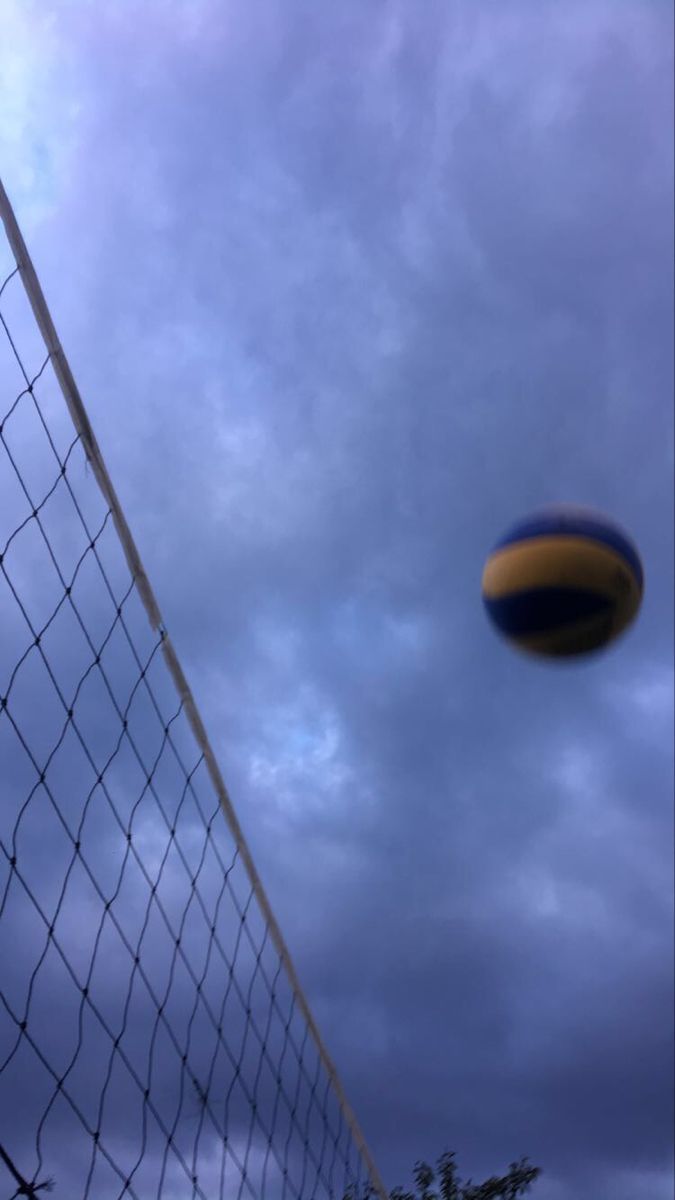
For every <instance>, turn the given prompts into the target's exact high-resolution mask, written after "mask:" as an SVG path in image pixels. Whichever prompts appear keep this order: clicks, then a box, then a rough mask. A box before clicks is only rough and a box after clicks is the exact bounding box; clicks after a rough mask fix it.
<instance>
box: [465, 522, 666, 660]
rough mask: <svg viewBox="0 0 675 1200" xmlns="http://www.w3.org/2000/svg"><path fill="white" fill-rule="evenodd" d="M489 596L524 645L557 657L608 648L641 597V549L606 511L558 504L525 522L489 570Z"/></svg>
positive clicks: (492, 612)
mask: <svg viewBox="0 0 675 1200" xmlns="http://www.w3.org/2000/svg"><path fill="white" fill-rule="evenodd" d="M482 588H483V602H484V604H485V607H486V609H487V612H488V615H489V617H490V619H491V621H492V623H493V624H494V625H495V626H496V628H497V629H498V630H499V632H500V633H501V634H502V635H503V636H504V637H505V638H507V639H508V640H509V641H510V642H512V643H513V644H514V645H516V646H518V647H519V648H520V649H521V650H526V651H529V652H530V653H533V654H539V655H543V656H548V657H552V658H568V657H573V656H575V655H582V654H588V653H590V652H591V651H593V650H599V649H601V648H602V647H604V646H607V645H608V644H609V643H610V642H611V641H613V640H614V638H616V637H618V635H619V634H620V633H622V632H623V631H624V630H625V629H626V628H627V627H628V626H629V625H630V624H631V622H632V621H633V620H634V618H635V616H636V615H637V612H638V609H639V607H640V603H641V601H642V591H643V575H642V565H641V563H640V558H639V555H638V553H637V550H636V549H635V547H634V546H633V544H632V542H631V541H630V540H629V538H628V537H627V536H626V534H625V533H624V532H623V531H622V530H621V529H620V528H619V527H618V526H617V525H615V524H614V523H613V522H612V521H610V520H608V519H607V517H605V516H603V515H602V514H601V513H596V512H593V511H592V510H590V509H585V508H576V507H572V506H569V505H557V506H555V507H552V508H548V509H545V510H543V511H541V512H538V513H533V514H532V515H531V516H530V517H527V518H525V520H523V521H520V522H518V524H517V525H514V526H513V528H512V529H510V530H509V531H508V533H506V534H505V536H504V537H503V538H501V540H500V541H499V542H498V543H497V545H496V546H495V548H494V550H493V551H492V553H491V554H490V556H489V558H488V560H487V562H486V564H485V570H484V571H483V584H482Z"/></svg>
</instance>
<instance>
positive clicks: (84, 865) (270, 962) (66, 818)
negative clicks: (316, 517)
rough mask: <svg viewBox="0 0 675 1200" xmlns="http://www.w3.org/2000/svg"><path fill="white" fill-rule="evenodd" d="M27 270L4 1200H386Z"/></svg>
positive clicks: (12, 500)
mask: <svg viewBox="0 0 675 1200" xmlns="http://www.w3.org/2000/svg"><path fill="white" fill-rule="evenodd" d="M0 199H2V201H3V203H4V204H6V197H4V193H2V194H1V195H0ZM3 216H5V219H6V220H7V218H6V214H5V213H4V212H3ZM11 220H13V218H11V210H10V221H11ZM11 232H12V231H11V228H10V227H8V234H11ZM17 236H20V235H17ZM12 244H13V250H14V253H15V254H16V249H17V247H16V237H15V238H14V241H13V243H12ZM19 249H20V250H22V251H23V255H24V259H27V255H25V247H23V243H22V242H21V243H20V246H19ZM17 259H18V261H19V266H20V268H21V269H19V267H17V266H16V265H15V264H14V263H11V264H10V265H9V269H7V270H6V271H5V272H3V278H2V282H1V283H0V325H1V326H2V329H1V330H0V338H1V339H2V340H3V346H4V350H3V355H2V357H1V358H0V371H1V372H2V375H1V378H2V384H3V392H4V393H5V395H7V392H9V394H8V395H7V400H6V402H5V405H6V406H5V405H3V404H2V400H1V399H0V443H1V445H0V787H1V788H2V806H1V816H0V850H1V854H0V956H1V958H0V961H2V978H1V980H0V1200H2V1198H3V1197H4V1196H7V1197H18V1196H30V1197H37V1196H39V1195H41V1194H43V1193H44V1192H47V1191H49V1190H51V1189H52V1186H54V1187H56V1188H57V1189H58V1191H59V1194H63V1195H67V1196H72V1197H80V1196H81V1197H83V1198H84V1200H88V1198H92V1200H108V1198H109V1197H110V1198H112V1197H122V1196H133V1197H138V1200H148V1197H151V1196H157V1197H167V1198H171V1200H178V1198H182V1197H205V1198H206V1200H214V1198H215V1197H222V1198H225V1197H227V1198H228V1200H230V1198H233V1200H234V1197H236V1198H237V1200H240V1198H241V1197H244V1196H252V1197H259V1196H260V1197H262V1196H267V1197H274V1198H277V1197H278V1198H279V1200H286V1198H288V1200H291V1198H300V1197H303V1198H307V1197H317V1198H318V1197H322V1196H327V1197H336V1198H338V1200H341V1198H342V1197H343V1196H344V1195H347V1194H349V1195H350V1196H357V1195H361V1194H365V1193H366V1191H367V1190H369V1189H370V1187H371V1186H372V1187H373V1189H374V1194H377V1192H378V1191H379V1192H380V1194H383V1193H382V1188H381V1183H380V1181H379V1179H378V1177H377V1175H376V1172H375V1169H374V1167H373V1164H372V1160H371V1159H370V1157H369V1155H368V1152H367V1149H366V1147H365V1145H364V1143H363V1139H362V1136H361V1134H360V1131H359V1130H358V1127H357V1126H356V1123H355V1120H354V1117H353V1114H352V1113H351V1110H350V1109H349V1107H348V1106H347V1105H346V1102H345V1100H344V1096H343V1094H342V1091H341V1088H340V1085H339V1081H337V1078H336V1076H335V1074H334V1069H333V1067H332V1064H331V1063H330V1060H329V1059H328V1057H327V1055H326V1053H325V1050H324V1049H323V1046H322V1044H321V1041H320V1038H319V1036H318V1031H317V1030H316V1027H315V1026H314V1024H313V1021H312V1018H311V1015H310V1014H309V1011H308V1009H307V1004H306V1001H305V999H304V997H303V996H302V994H301V993H300V991H299V987H298V984H297V980H296V978H295V974H294V971H293V968H292V965H291V963H290V960H289V959H288V955H287V951H286V950H285V946H284V944H283V941H282V940H281V936H280V934H279V931H278V928H277V927H276V924H275V923H274V921H273V917H272V916H271V914H270V911H269V907H268V905H267V902H266V900H265V897H264V894H263V893H262V889H261V887H260V884H259V881H258V879H257V875H256V874H255V871H254V868H253V867H252V864H251V863H250V856H249V854H248V851H247V849H246V847H245V844H244V843H243V839H242V838H241V834H240V832H239V830H238V826H237V824H236V819H235V818H234V817H232V819H231V820H230V828H229V829H228V823H227V822H226V821H225V820H224V818H223V812H222V808H223V807H225V805H224V804H223V796H222V795H221V794H219V789H218V787H217V786H214V769H213V760H212V751H211V749H210V746H209V745H208V743H207V742H206V739H205V735H204V736H199V733H200V730H201V725H200V723H199V719H198V717H196V716H195V712H194V711H193V710H192V708H191V705H192V704H193V702H192V698H191V695H190V694H189V691H188V690H187V687H186V685H184V681H183V677H182V673H180V668H178V667H177V669H176V670H175V671H172V670H171V664H172V661H173V660H174V659H175V656H174V655H173V651H172V650H171V649H170V643H168V639H167V636H166V632H165V630H164V628H163V626H162V625H161V622H159V621H157V620H156V619H155V620H154V621H153V620H152V619H151V622H150V623H149V622H148V620H147V617H148V615H151V617H152V613H150V610H149V604H148V600H147V593H148V592H149V587H148V585H147V581H146V580H145V578H144V576H143V575H142V574H141V572H140V571H130V568H129V553H128V548H127V547H123V546H121V544H120V536H119V534H120V528H121V527H122V529H123V530H124V528H125V523H124V519H123V517H122V516H121V515H120V513H119V512H118V511H116V506H115V503H114V502H113V503H112V504H111V503H110V496H109V495H106V492H105V490H103V496H102V495H101V490H99V488H97V486H96V484H97V482H98V483H99V484H100V482H101V479H100V473H101V470H103V471H104V470H105V469H104V468H102V466H101V464H100V463H97V462H96V461H95V460H94V461H93V465H94V472H95V474H96V479H93V478H92V473H91V471H90V470H89V464H90V463H91V462H92V453H91V444H89V441H88V434H87V428H88V427H87V426H84V433H83V428H82V427H78V425H77V422H76V427H75V431H73V424H72V421H71V416H72V411H71V413H70V414H69V413H68V410H67V408H66V404H65V403H64V398H63V396H62V395H61V392H62V391H64V390H65V389H64V386H63V375H64V370H63V364H62V363H60V362H59V360H58V357H57V355H56V354H55V350H54V345H53V344H50V341H51V342H52V343H53V342H54V339H55V335H54V337H52V338H50V337H49V336H47V337H45V336H44V335H45V328H44V324H45V322H44V320H42V321H41V320H40V311H39V304H38V309H37V311H36V300H35V294H33V295H30V291H31V283H32V282H33V281H32V278H31V276H32V268H31V267H30V263H29V262H28V263H26V261H22V257H21V255H18V254H17ZM24 285H25V286H26V287H27V288H28V294H29V299H30V301H31V305H32V311H31V308H30V307H29V305H28V304H27V302H26V291H25V288H24ZM36 286H37V285H36V281H35V282H34V283H33V292H35V287H36ZM38 300H39V303H41V304H44V301H43V299H42V297H41V293H40V294H39V297H38ZM45 311H46V310H45ZM36 319H37V324H38V326H40V332H41V333H42V335H43V338H44V341H41V340H40V339H39V338H38V337H36ZM47 319H48V317H47ZM45 342H46V345H47V355H46V357H45V356H44V349H45ZM25 347H27V349H26V348H25ZM36 347H38V349H36ZM39 347H41V353H40V350H39ZM58 351H59V354H60V355H62V351H60V347H58ZM38 353H39V354H40V357H39V359H38V362H37V364H36V365H37V370H34V371H33V373H31V370H30V364H31V360H32V361H33V362H34V360H35V355H36V354H38ZM59 368H60V369H59ZM13 380H15V382H12V381H13ZM66 400H68V396H67V395H66ZM110 491H112V489H110ZM113 496H114V493H113ZM134 552H135V549H134ZM132 561H133V559H132ZM144 593H146V594H144ZM150 596H151V593H150ZM151 603H152V604H154V599H151ZM153 624H154V626H155V628H154V629H153V628H152V626H153ZM167 664H168V667H167ZM176 687H178V697H177V696H176ZM195 730H196V731H197V735H198V736H195ZM216 783H217V780H216ZM228 803H229V801H228ZM225 811H226V816H227V815H228V811H227V807H226V810H225ZM228 819H229V818H228ZM3 1173H4V1174H3ZM3 1189H4V1190H3Z"/></svg>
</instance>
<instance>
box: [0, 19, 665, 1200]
mask: <svg viewBox="0 0 675 1200" xmlns="http://www.w3.org/2000/svg"><path fill="white" fill-rule="evenodd" d="M0 14H1V16H2V27H3V33H2V39H1V45H0V82H1V86H2V89H3V100H2V112H1V114H0V165H1V168H2V174H3V178H4V183H5V186H6V188H7V190H8V192H9V194H10V196H11V198H12V201H13V203H14V206H15V209H16V212H17V216H18V218H19V221H20V223H21V225H22V228H23V232H24V235H25V237H26V239H27V241H28V243H29V246H30V248H31V251H32V254H33V258H34V261H35V264H36V267H37V270H38V273H39V275H40V277H41V280H42V283H43V287H44V289H45V292H46V295H47V299H48V301H49V303H50V306H51V309H52V313H53V316H54V319H55V322H56V325H57V328H58V329H59V332H60V335H61V339H62V341H63V344H64V347H65V349H66V352H67V354H68V355H69V358H70V361H71V365H72V367H73V370H74V373H75V377H76V379H77V381H78V384H79V386H80V390H81V392H82V394H83V396H84V399H85V403H86V405H87V407H88V411H89V414H90V417H91V420H92V423H93V425H94V428H95V431H96V434H97V436H98V439H99V442H100V444H101V446H102V449H103V453H104V455H105V458H106V461H107V463H108V466H109V469H110V473H111V475H112V478H113V481H114V483H115V486H116V488H117V491H118V493H119V495H120V498H121V500H122V503H123V505H124V507H125V510H126V513H127V517H128V520H129V523H130V525H131V528H132V530H133V532H134V536H135V537H136V540H137V542H138V545H139V548H140V550H141V554H142V556H143V559H144V561H145V564H146V567H147V570H148V573H149V575H150V578H151V580H152V581H153V585H154V588H155V591H156V593H157V595H158V598H159V602H160V605H161V607H162V610H163V613H164V616H165V619H166V623H167V625H168V628H169V630H170V632H171V634H172V637H173V639H174V642H175V645H176V647H177V649H178V652H179V655H180V657H181V659H182V661H183V663H184V666H185V670H186V673H187V675H188V677H189V680H190V682H191V685H192V687H193V690H194V693H195V695H196V697H197V700H198V703H199V705H200V707H201V710H202V712H203V716H204V719H205V723H206V725H207V727H208V729H209V732H210V734H211V736H212V738H213V742H214V745H215V747H216V750H217V753H218V757H219V761H220V764H221V767H222V770H223V774H224V776H225V779H226V782H227V784H228V787H229V789H230V792H231V794H232V797H233V800H234V803H235V807H236V809H237V812H238V814H239V817H240V820H241V823H242V825H243V827H244V830H245V832H246V835H247V836H248V838H249V840H250V843H251V846H252V850H253V853H254V857H255V860H256V862H257V864H258V867H259V870H260V874H261V876H262V879H263V882H264V884H265V886H266V888H267V891H268V893H269V895H270V898H271V902H272V905H273V907H274V909H275V911H276V913H277V916H278V919H279V921H280V923H281V927H282V929H283V930H284V933H285V936H286V939H287V941H288V944H289V946H290V949H291V953H292V955H293V957H294V959H295V961H296V964H297V967H298V972H299V975H300V978H301V980H302V982H303V985H304V987H305V990H306V992H307V995H308V997H309V1001H310V1004H311V1006H312V1008H313V1010H314V1012H315V1014H316V1017H317V1021H318V1023H319V1026H320V1028H321V1029H322V1031H323V1036H324V1038H325V1041H326V1043H327V1046H328V1048H329V1050H330V1052H331V1054H332V1056H333V1057H334V1059H335V1061H336V1064H337V1066H338V1070H339V1072H340V1074H341V1076H342V1079H343V1081H344V1085H345V1090H346V1092H347V1095H348V1096H349V1098H350V1102H351V1104H352V1106H353V1107H354V1109H355V1111H356V1113H357V1116H358V1118H359V1120H360V1122H361V1124H362V1127H363V1130H364V1132H365V1135H366V1138H367V1140H368V1142H369V1143H370V1145H371V1147H372V1150H373V1154H374V1157H375V1159H376V1161H377V1163H378V1165H379V1169H380V1171H381V1173H382V1175H383V1177H384V1179H385V1182H386V1184H387V1185H388V1186H389V1187H393V1186H394V1185H395V1184H397V1183H406V1182H408V1178H409V1172H410V1168H411V1167H412V1164H413V1162H414V1161H415V1160H416V1159H417V1158H420V1157H427V1158H432V1157H435V1156H436V1155H438V1154H440V1153H441V1151H443V1150H444V1149H446V1148H450V1149H455V1150H456V1151H457V1153H458V1156H459V1160H460V1165H461V1166H462V1168H463V1169H464V1171H465V1173H467V1174H472V1175H473V1176H474V1178H479V1177H481V1176H482V1175H483V1174H488V1173H491V1172H498V1171H501V1170H503V1169H505V1167H506V1165H507V1164H508V1162H509V1161H511V1160H512V1159H513V1158H515V1157H518V1156H520V1155H521V1154H527V1155H529V1156H530V1158H531V1159H532V1160H533V1161H534V1162H535V1163H537V1164H539V1165H541V1166H542V1167H543V1168H544V1172H545V1174H544V1176H543V1178H542V1181H541V1183H539V1184H538V1185H537V1186H536V1188H535V1190H534V1192H533V1195H536V1197H537V1200H635V1198H636V1197H640V1198H642V1197H645V1200H646V1198H647V1197H649V1200H667V1198H670V1197H671V1196H672V1186H673V1182H672V1156H671V1138H672V1118H673V1114H672V1061H673V1060H672V984H673V963H672V921H673V891H672V844H673V843H672V776H673V754H672V722H673V628H672V627H673V585H672V577H673V520H672V483H673V417H672V413H673V409H672V397H673V341H672V324H673V213H672V206H673V100H672V92H673V17H672V12H671V7H670V5H668V4H666V3H665V2H663V3H661V2H660V0H653V2H649V0H642V2H641V3H638V2H637V0H634V2H631V0H624V2H623V3H617V2H616V0H606V2H600V0H583V2H579V3H577V2H576V0H566V2H565V3H564V4H563V3H554V2H552V0H551V2H543V3H542V2H537V3H535V2H534V0H532V2H529V3H528V2H527V0H512V2H511V3H508V4H507V3H504V2H503V0H500V2H499V3H497V2H496V0H471V2H469V0H461V2H457V0H414V2H413V0H408V2H407V3H406V2H404V0H377V2H375V0H340V3H336V4H331V3H327V2H326V3H319V2H317V0H313V2H310V0H227V3H226V2H225V0H193V2H192V3H179V2H178V0H146V2H143V3H139V2H137V3H126V2H122V0H120V2H118V3H116V4H114V5H107V6H106V5H101V4H95V3H87V2H85V0H71V2H68V3H67V2H63V3H58V4H57V3H54V2H53V0H48V2H46V0H40V3H37V2H36V3H33V2H31V0H0ZM10 390H11V389H10ZM14 394H15V393H12V398H13V395H14ZM6 400H7V396H6V395H5V394H4V388H3V397H2V404H3V407H7V404H6V403H5V402H6ZM10 402H11V398H10ZM64 428H65V426H64ZM559 500H566V501H571V502H575V503H581V504H590V505H593V506H596V507H598V508H600V509H602V510H604V511H606V512H607V513H608V514H609V515H610V516H611V517H613V518H614V519H616V520H617V521H618V522H619V523H620V524H621V525H622V526H624V528H625V529H626V530H627V531H628V532H629V534H630V535H631V536H632V537H633V538H634V539H635V541H636V543H637V545H638V546H639V548H640V551H641V554H642V557H643V562H644V568H645V579H646V591H645V597H644V604H643V608H642V612H641V614H640V618H639V620H638V622H637V623H636V625H635V627H634V628H633V629H632V630H631V631H630V632H629V633H628V634H627V635H626V636H625V637H624V638H623V639H622V640H621V641H620V642H619V643H617V644H616V646H614V647H613V648H612V649H611V650H610V651H609V652H607V653H606V654H605V655H603V656H599V657H597V658H594V659H593V660H589V661H588V662H587V663H580V664H575V665H565V666H556V667H550V666H545V665H541V664H538V663H535V662H532V661H530V660H528V659H525V658H521V657H520V656H518V655H516V654H515V653H514V652H513V651H511V650H510V649H509V648H508V647H507V646H505V645H504V644H503V643H501V642H500V641H499V640H498V639H497V638H496V636H495V635H494V633H493V631H492V630H491V629H490V627H489V626H488V624H487V622H486V619H485V616H484V614H483V611H482V606H481V601H480V575H481V570H482V565H483V561H484V558H485V555H486V553H487V552H488V550H489V549H490V547H491V545H492V544H493V542H494V541H495V540H496V539H497V538H498V537H499V536H500V534H501V533H502V532H503V531H504V528H505V527H506V526H508V525H509V523H510V522H512V521H513V520H516V519H518V518H519V517H520V516H522V515H524V514H526V513H527V512H528V511H529V510H530V509H532V508H534V507H537V506H539V505H540V504H546V503H549V502H551V501H559ZM54 1002H55V1003H56V1002H57V994H56V993H55V1001H54ZM176 1195H177V1196H178V1195H179V1193H176Z"/></svg>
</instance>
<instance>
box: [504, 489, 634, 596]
mask: <svg viewBox="0 0 675 1200" xmlns="http://www.w3.org/2000/svg"><path fill="white" fill-rule="evenodd" d="M556 534H561V535H563V536H564V535H565V534H568V535H572V536H575V537H587V538H591V539H592V540H594V541H596V542H602V543H603V544H604V545H605V546H610V547H611V548H612V550H616V551H617V552H618V553H619V554H621V555H622V557H623V558H624V559H625V561H626V562H627V563H629V565H630V566H631V568H632V570H633V572H634V574H635V578H636V580H637V583H638V586H639V587H640V588H642V582H643V581H642V564H641V562H640V559H639V557H638V555H637V552H636V550H635V548H634V547H633V546H632V545H631V543H630V542H629V541H628V538H627V537H625V536H624V534H622V533H621V530H619V529H617V528H616V526H615V525H610V524H608V523H606V522H605V521H603V520H602V519H601V518H598V517H594V516H592V515H586V514H585V513H577V512H569V511H567V512H566V511H565V509H559V510H556V509H554V510H553V511H551V512H543V513H535V514H534V515H533V516H531V517H528V518H526V519H525V520H524V521H520V522H519V523H518V524H517V525H514V526H513V527H512V529H510V530H509V532H508V533H507V534H506V535H505V536H504V537H503V538H501V540H500V541H498V542H497V544H496V546H495V547H494V549H495V550H501V549H503V548H504V546H511V545H512V544H513V543H514V542H520V541H526V540H527V539H528V538H535V537H551V536H555V535H556Z"/></svg>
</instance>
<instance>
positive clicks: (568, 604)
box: [483, 588, 613, 637]
mask: <svg viewBox="0 0 675 1200" xmlns="http://www.w3.org/2000/svg"><path fill="white" fill-rule="evenodd" d="M483 602H484V604H485V607H486V609H487V610H488V612H489V614H490V617H491V618H492V620H493V621H494V623H495V625H496V626H497V627H498V628H499V629H501V630H502V632H503V633H505V634H507V635H508V636H509V637H527V636H528V635H530V634H533V635H534V634H537V633H546V632H547V630H549V629H559V628H560V627H561V626H564V625H571V624H572V623H573V622H574V621H581V620H583V619H584V618H586V617H595V616H600V615H601V614H603V613H608V612H610V611H611V609H612V607H613V605H612V602H611V600H608V599H606V598H605V597H604V596H600V595H598V593H597V592H583V591H578V590H577V589H571V588H536V589H532V590H530V591H526V592H517V593H515V595H511V596H502V597H500V598H499V599H498V600H488V599H487V598H486V597H484V600H483Z"/></svg>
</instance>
